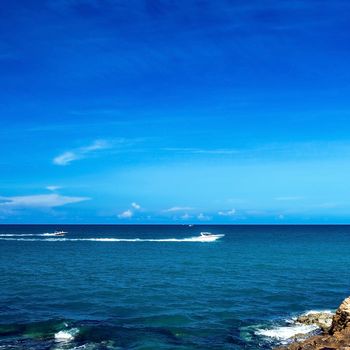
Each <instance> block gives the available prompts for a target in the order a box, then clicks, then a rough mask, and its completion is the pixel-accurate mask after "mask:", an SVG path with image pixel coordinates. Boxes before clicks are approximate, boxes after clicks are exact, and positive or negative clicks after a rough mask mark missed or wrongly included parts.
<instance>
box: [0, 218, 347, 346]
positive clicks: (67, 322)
mask: <svg viewBox="0 0 350 350" xmlns="http://www.w3.org/2000/svg"><path fill="white" fill-rule="evenodd" d="M56 229H59V230H64V231H67V232H68V233H67V234H66V235H65V236H64V237H58V236H57V237H56V236H52V235H44V234H45V233H51V232H53V231H55V230H56ZM201 231H209V232H212V233H215V234H224V235H225V236H224V237H222V238H220V239H218V240H216V241H213V242H201V241H196V240H193V239H192V237H198V236H199V234H200V232H201ZM349 248H350V226H288V225H286V226H268V225H261V226H254V225H249V226H241V225H232V226H222V225H220V226H198V225H195V226H188V225H179V226H174V225H169V226H159V225H157V226H155V225H154V226H153V225H129V226H128V225H125V226H119V225H1V226H0V349H38V350H39V349H40V350H44V349H135V350H136V349H137V350H140V349H143V350H146V349H183V350H185V349H186V350H187V349H272V348H273V347H274V346H276V345H279V344H282V343H286V342H288V338H289V337H291V336H293V335H294V334H298V333H303V332H309V331H313V332H317V331H318V330H317V329H310V327H307V326H300V325H298V324H296V323H295V321H294V319H295V317H296V316H298V315H300V314H303V313H306V312H309V311H310V310H327V309H329V310H331V311H332V310H333V311H334V310H335V309H336V308H337V306H338V305H339V304H340V302H341V301H342V300H343V299H344V298H345V297H346V296H348V295H349V294H350V268H349V266H350V254H349Z"/></svg>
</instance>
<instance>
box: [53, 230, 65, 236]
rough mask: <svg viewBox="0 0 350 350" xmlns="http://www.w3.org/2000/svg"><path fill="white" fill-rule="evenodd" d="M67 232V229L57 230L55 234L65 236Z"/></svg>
mask: <svg viewBox="0 0 350 350" xmlns="http://www.w3.org/2000/svg"><path fill="white" fill-rule="evenodd" d="M66 233H68V232H65V231H55V232H54V233H53V235H54V236H64V235H65V234H66Z"/></svg>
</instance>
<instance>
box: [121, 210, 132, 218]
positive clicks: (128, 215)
mask: <svg viewBox="0 0 350 350" xmlns="http://www.w3.org/2000/svg"><path fill="white" fill-rule="evenodd" d="M133 215H134V213H133V212H132V211H131V210H130V209H128V210H125V211H123V212H122V213H120V214H119V215H118V218H120V219H130V218H132V217H133Z"/></svg>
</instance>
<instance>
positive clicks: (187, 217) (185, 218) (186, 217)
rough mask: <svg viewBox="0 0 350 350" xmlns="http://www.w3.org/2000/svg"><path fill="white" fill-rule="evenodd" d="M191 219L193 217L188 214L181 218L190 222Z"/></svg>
mask: <svg viewBox="0 0 350 350" xmlns="http://www.w3.org/2000/svg"><path fill="white" fill-rule="evenodd" d="M191 218H192V216H191V215H190V214H188V213H185V214H184V215H181V216H180V219H182V220H188V219H191Z"/></svg>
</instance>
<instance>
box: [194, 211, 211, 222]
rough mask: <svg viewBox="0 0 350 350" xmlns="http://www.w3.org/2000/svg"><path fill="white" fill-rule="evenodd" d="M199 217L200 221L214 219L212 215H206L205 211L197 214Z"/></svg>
mask: <svg viewBox="0 0 350 350" xmlns="http://www.w3.org/2000/svg"><path fill="white" fill-rule="evenodd" d="M197 219H198V220H200V221H210V220H211V219H212V217H211V216H209V215H205V214H203V213H199V214H198V216H197Z"/></svg>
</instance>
